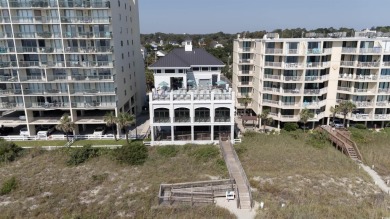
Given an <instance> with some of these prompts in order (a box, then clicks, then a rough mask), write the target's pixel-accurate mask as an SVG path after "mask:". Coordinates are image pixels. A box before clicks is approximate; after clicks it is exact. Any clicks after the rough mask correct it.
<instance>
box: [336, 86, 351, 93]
mask: <svg viewBox="0 0 390 219" xmlns="http://www.w3.org/2000/svg"><path fill="white" fill-rule="evenodd" d="M337 90H339V91H348V92H351V91H352V88H351V87H337Z"/></svg>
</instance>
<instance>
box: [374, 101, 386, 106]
mask: <svg viewBox="0 0 390 219" xmlns="http://www.w3.org/2000/svg"><path fill="white" fill-rule="evenodd" d="M376 105H377V106H387V105H389V102H388V101H379V102H376Z"/></svg>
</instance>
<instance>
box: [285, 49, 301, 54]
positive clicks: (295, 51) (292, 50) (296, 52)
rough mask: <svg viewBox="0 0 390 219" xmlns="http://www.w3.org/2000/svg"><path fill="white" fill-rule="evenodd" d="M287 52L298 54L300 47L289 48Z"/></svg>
mask: <svg viewBox="0 0 390 219" xmlns="http://www.w3.org/2000/svg"><path fill="white" fill-rule="evenodd" d="M286 52H287V54H298V53H299V49H287V50H286Z"/></svg>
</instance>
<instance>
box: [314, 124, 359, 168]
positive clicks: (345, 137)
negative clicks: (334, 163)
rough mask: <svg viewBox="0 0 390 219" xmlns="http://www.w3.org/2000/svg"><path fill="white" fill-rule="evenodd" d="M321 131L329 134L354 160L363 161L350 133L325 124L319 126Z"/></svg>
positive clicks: (333, 141) (330, 138)
mask: <svg viewBox="0 0 390 219" xmlns="http://www.w3.org/2000/svg"><path fill="white" fill-rule="evenodd" d="M319 131H322V132H325V133H327V134H328V136H329V140H330V141H331V142H332V143H334V144H335V145H336V147H337V148H338V149H339V148H340V149H341V151H342V152H343V153H344V154H345V155H347V156H348V157H350V158H351V159H352V160H355V161H358V162H362V160H363V157H362V155H361V153H360V151H359V149H358V147H357V145H356V143H355V142H354V141H352V140H351V138H350V135H349V134H347V133H345V131H340V130H337V129H332V127H330V126H327V125H323V126H320V127H319Z"/></svg>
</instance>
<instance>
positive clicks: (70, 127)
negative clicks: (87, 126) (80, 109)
mask: <svg viewBox="0 0 390 219" xmlns="http://www.w3.org/2000/svg"><path fill="white" fill-rule="evenodd" d="M75 128H76V124H74V122H72V119H71V118H70V117H69V115H68V114H64V115H63V116H62V117H61V119H60V124H57V125H56V129H57V130H59V131H62V132H64V133H65V135H66V140H67V141H69V132H73V131H74V129H75Z"/></svg>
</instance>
